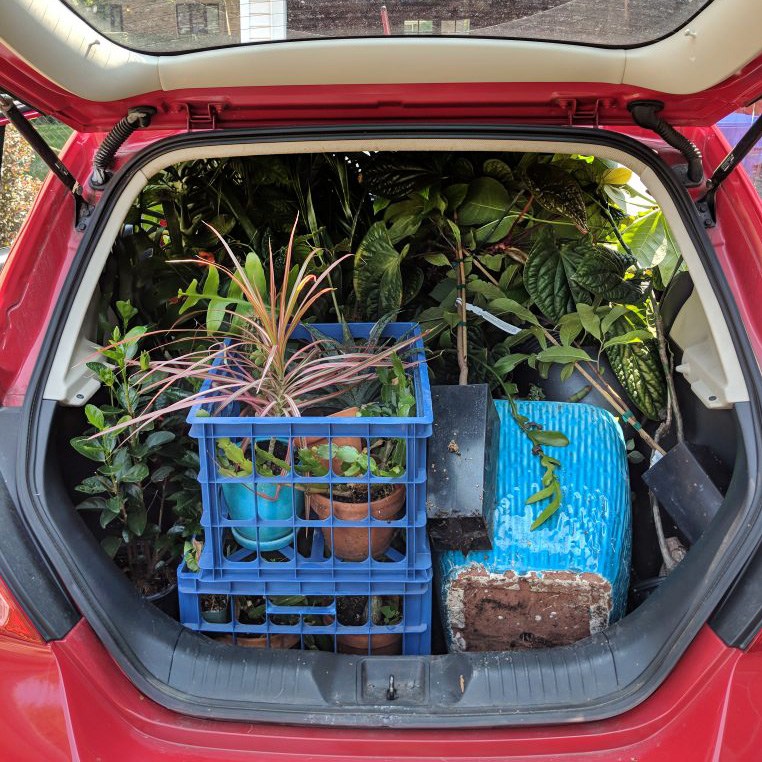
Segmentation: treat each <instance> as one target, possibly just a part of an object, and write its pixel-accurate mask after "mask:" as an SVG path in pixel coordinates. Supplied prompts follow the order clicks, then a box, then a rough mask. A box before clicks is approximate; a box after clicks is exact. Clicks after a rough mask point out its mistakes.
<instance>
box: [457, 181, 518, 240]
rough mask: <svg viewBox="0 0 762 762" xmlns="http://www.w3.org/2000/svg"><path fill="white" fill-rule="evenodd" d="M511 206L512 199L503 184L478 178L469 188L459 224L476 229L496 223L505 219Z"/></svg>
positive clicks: (461, 208) (462, 205) (462, 206)
mask: <svg viewBox="0 0 762 762" xmlns="http://www.w3.org/2000/svg"><path fill="white" fill-rule="evenodd" d="M510 206H511V198H510V196H509V194H508V191H507V190H506V189H505V186H503V184H502V183H501V182H499V181H498V180H495V178H494V177H478V178H477V179H476V180H474V181H473V182H472V183H470V185H469V186H468V193H467V194H466V198H465V200H464V201H463V203H462V204H461V206H460V209H459V210H458V222H459V224H461V225H467V226H475V227H481V226H483V225H487V224H489V223H495V222H498V221H499V220H503V219H504V218H505V216H506V214H507V213H508V211H509V210H510ZM506 232H507V231H506Z"/></svg>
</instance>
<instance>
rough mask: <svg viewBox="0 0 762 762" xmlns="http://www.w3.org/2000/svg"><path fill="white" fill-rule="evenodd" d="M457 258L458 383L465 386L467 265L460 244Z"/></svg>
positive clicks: (466, 358) (466, 371)
mask: <svg viewBox="0 0 762 762" xmlns="http://www.w3.org/2000/svg"><path fill="white" fill-rule="evenodd" d="M455 257H456V260H457V263H458V291H459V292H460V293H459V294H458V295H459V296H460V307H459V313H460V320H459V321H458V330H457V332H456V341H457V350H458V368H459V369H460V374H459V376H458V383H459V384H460V385H461V386H465V385H466V384H467V383H468V326H467V319H468V311H467V310H466V264H465V258H464V257H463V247H462V246H461V245H460V244H458V246H457V248H456V249H455Z"/></svg>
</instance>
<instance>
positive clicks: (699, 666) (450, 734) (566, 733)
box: [0, 621, 762, 762]
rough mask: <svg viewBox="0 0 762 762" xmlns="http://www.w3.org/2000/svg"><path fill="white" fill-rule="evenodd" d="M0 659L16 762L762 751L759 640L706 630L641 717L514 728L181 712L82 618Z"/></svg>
mask: <svg viewBox="0 0 762 762" xmlns="http://www.w3.org/2000/svg"><path fill="white" fill-rule="evenodd" d="M0 663H2V665H3V669H2V670H1V671H0V692H1V693H2V695H3V696H5V697H6V702H5V707H4V712H3V721H2V725H3V726H4V729H5V732H4V733H3V735H2V737H3V738H4V739H5V741H6V742H7V741H8V740H10V739H12V740H13V749H14V751H13V752H12V753H11V755H10V756H6V757H5V758H6V759H9V760H13V761H14V762H25V761H26V760H30V761H31V760H39V759H48V760H51V762H57V760H70V759H71V760H74V759H82V760H85V759H87V760H91V759H92V760H95V759H108V760H109V762H120V760H134V759H183V760H186V761H187V762H190V761H191V760H196V759H198V760H217V759H219V760H236V759H246V760H260V759H261V760H272V759H274V758H277V759H279V760H283V762H301V761H305V762H306V760H310V759H311V760H316V759H326V760H328V759H330V760H332V761H334V762H345V761H346V762H349V760H356V761H358V762H359V761H360V760H363V759H368V760H370V759H374V760H387V759H388V760H406V761H408V760H409V762H424V760H430V759H432V760H433V759H436V760H439V761H440V762H448V761H449V760H452V761H453V762H454V761H455V760H460V762H465V761H466V760H473V761H474V762H475V761H476V760H495V761H496V762H497V761H498V760H504V761H505V762H509V760H527V759H535V758H536V759H553V760H559V762H561V761H563V762H580V761H581V760H590V759H601V760H607V761H608V762H613V761H614V760H621V761H622V762H628V761H631V760H638V762H649V761H651V760H684V759H685V760H687V759H690V760H691V762H702V760H706V761H707V762H709V760H720V759H721V760H743V761H744V762H751V760H754V759H755V756H754V754H755V750H759V749H760V748H762V722H760V707H762V681H760V680H759V674H760V670H762V644H759V643H758V644H757V645H756V646H753V647H752V648H751V649H750V650H749V651H747V652H742V651H740V650H737V649H731V648H728V647H726V646H725V645H724V644H723V643H722V641H720V640H719V638H717V636H716V635H715V634H714V633H713V632H712V631H711V630H710V629H709V628H708V627H705V628H704V629H703V630H702V631H701V632H700V633H699V635H698V636H697V637H696V639H695V640H694V642H693V643H692V644H691V646H690V647H689V649H688V651H687V652H686V654H685V655H684V657H683V659H682V660H681V662H680V664H679V665H678V667H677V668H676V669H675V670H674V671H673V672H672V674H671V675H670V676H669V677H668V678H667V680H666V681H665V682H664V683H663V684H662V685H661V687H660V688H658V689H657V691H656V692H655V693H654V694H653V695H652V696H651V697H650V698H648V699H647V700H646V701H644V702H643V703H642V704H640V705H639V706H638V707H637V708H636V709H633V710H632V711H630V712H627V713H626V714H623V715H620V716H618V717H615V718H612V719H609V720H604V721H599V722H591V723H584V724H576V725H575V724H571V725H565V726H563V727H560V726H559V727H554V726H547V727H539V728H524V729H522V728H517V729H508V730H506V729H481V730H457V731H456V730H452V731H448V730H439V731H424V730H417V731H412V730H405V731H402V730H398V731H393V729H391V728H389V729H386V730H362V729H352V728H310V727H300V728H296V727H288V726H275V725H265V724H247V723H234V722H224V723H223V722H216V721H212V720H207V719H203V718H191V717H186V716H183V715H178V714H175V713H173V712H171V711H169V710H167V709H164V708H163V707H161V706H159V705H158V704H155V703H153V702H152V701H149V700H148V699H146V698H145V697H144V696H143V695H142V694H140V693H139V692H138V691H137V689H136V688H135V687H134V686H133V685H132V684H131V683H130V681H129V680H128V679H127V678H126V677H125V676H124V675H123V674H122V673H121V672H120V671H119V669H118V668H117V666H116V665H115V663H114V662H113V660H112V659H111V657H110V656H109V655H108V653H107V652H106V650H105V648H104V647H103V645H102V644H101V643H100V642H99V641H98V639H97V638H96V637H95V635H94V633H93V632H92V630H91V629H90V628H89V626H88V625H87V623H86V622H84V621H82V622H80V623H79V624H78V625H77V626H76V627H75V628H74V629H73V630H72V631H71V632H70V633H69V635H68V636H67V637H66V638H64V639H62V640H60V641H55V642H53V643H50V644H48V645H46V646H35V645H31V644H28V643H22V642H21V641H14V640H11V639H8V638H0ZM6 749H8V747H6Z"/></svg>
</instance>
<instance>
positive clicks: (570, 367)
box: [559, 362, 575, 402]
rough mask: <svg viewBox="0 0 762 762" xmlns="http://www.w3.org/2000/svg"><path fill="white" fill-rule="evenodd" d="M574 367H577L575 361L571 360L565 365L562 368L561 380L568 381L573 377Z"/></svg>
mask: <svg viewBox="0 0 762 762" xmlns="http://www.w3.org/2000/svg"><path fill="white" fill-rule="evenodd" d="M574 368H575V365H574V363H573V362H570V363H568V364H567V365H564V367H563V368H561V372H560V373H559V378H560V379H561V381H568V380H569V379H570V378H571V377H572V374H573V373H574ZM570 402H571V400H570Z"/></svg>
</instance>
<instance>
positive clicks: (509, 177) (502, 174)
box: [482, 159, 513, 185]
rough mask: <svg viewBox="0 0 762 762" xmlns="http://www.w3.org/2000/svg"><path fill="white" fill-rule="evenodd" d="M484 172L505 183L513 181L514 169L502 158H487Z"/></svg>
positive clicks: (483, 167)
mask: <svg viewBox="0 0 762 762" xmlns="http://www.w3.org/2000/svg"><path fill="white" fill-rule="evenodd" d="M482 172H484V174H485V175H487V176H488V177H494V178H495V179H496V180H499V181H500V182H501V183H503V185H508V184H510V183H512V182H513V170H512V169H511V168H510V167H509V166H508V165H507V164H506V163H505V162H504V161H502V160H501V159H487V160H486V161H485V162H484V164H483V165H482Z"/></svg>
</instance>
